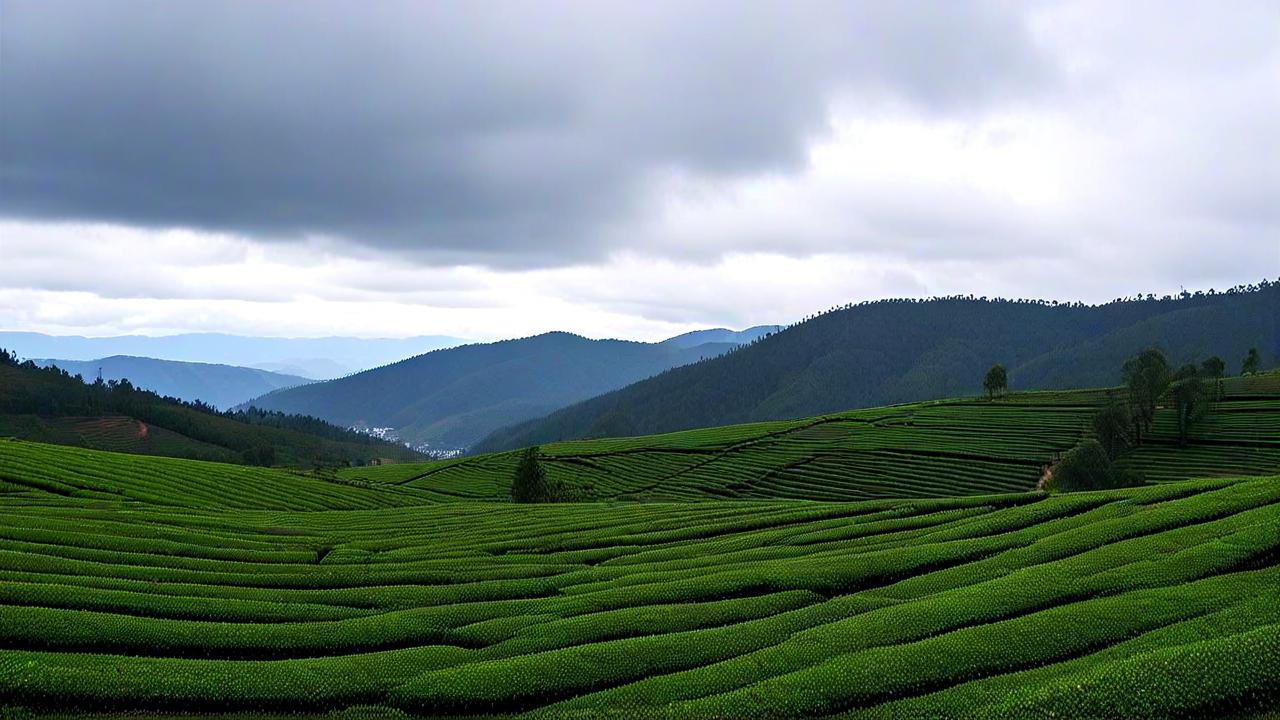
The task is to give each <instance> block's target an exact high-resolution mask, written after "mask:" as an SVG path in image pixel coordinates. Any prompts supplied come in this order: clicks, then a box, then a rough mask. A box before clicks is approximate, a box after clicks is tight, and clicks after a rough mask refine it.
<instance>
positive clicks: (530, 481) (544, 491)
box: [511, 446, 558, 502]
mask: <svg viewBox="0 0 1280 720" xmlns="http://www.w3.org/2000/svg"><path fill="white" fill-rule="evenodd" d="M557 491H558V488H557V487H553V486H552V484H550V483H549V482H548V480H547V471H545V470H543V465H541V462H540V461H539V460H538V447H536V446H534V447H527V448H525V451H524V452H521V454H520V460H518V461H517V462H516V474H515V475H513V477H512V479H511V501H512V502H554V501H556V497H557V495H558V492H557Z"/></svg>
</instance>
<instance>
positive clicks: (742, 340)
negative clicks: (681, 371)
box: [662, 325, 782, 348]
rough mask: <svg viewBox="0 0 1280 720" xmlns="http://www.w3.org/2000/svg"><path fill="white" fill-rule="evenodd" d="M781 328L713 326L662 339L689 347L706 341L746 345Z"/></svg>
mask: <svg viewBox="0 0 1280 720" xmlns="http://www.w3.org/2000/svg"><path fill="white" fill-rule="evenodd" d="M781 329H782V326H781V325H756V326H755V327H749V328H747V329H746V330H729V329H728V328H713V329H711V330H694V331H693V332H687V333H685V334H683V335H677V336H675V337H673V338H668V339H666V340H663V341H662V344H663V345H671V346H674V347H679V348H691V347H696V346H698V345H706V344H707V343H732V344H734V345H746V344H747V343H750V342H754V341H755V340H758V339H759V338H762V337H764V336H765V335H768V334H769V333H774V332H778V331H779V330H781Z"/></svg>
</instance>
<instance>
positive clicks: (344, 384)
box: [246, 332, 736, 448]
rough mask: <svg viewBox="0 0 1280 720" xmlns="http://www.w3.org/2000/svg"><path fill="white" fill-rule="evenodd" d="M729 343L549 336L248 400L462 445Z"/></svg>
mask: <svg viewBox="0 0 1280 720" xmlns="http://www.w3.org/2000/svg"><path fill="white" fill-rule="evenodd" d="M733 347H736V345H734V344H727V343H706V344H699V345H696V346H693V347H681V346H680V345H678V344H666V343H642V342H627V341H623V340H589V339H587V338H584V337H580V336H578V335H571V334H569V333H563V332H554V333H546V334H543V335H536V336H533V337H527V338H521V339H519V340H504V341H502V342H494V343H484V344H476V345H463V346H461V347H456V348H449V349H445V350H435V351H432V352H429V353H426V354H424V355H419V356H417V357H413V358H409V359H407V360H402V361H400V362H397V363H394V364H391V365H386V366H384V367H380V368H375V369H373V370H366V371H365V372H361V373H357V374H355V375H351V376H348V377H345V378H341V379H338V380H331V381H328V382H322V383H315V384H313V385H306V386H303V387H296V388H290V389H288V390H279V391H276V392H273V393H270V394H268V395H264V396H262V397H260V398H257V399H255V400H253V401H251V402H250V403H246V405H253V406H256V407H259V408H265V409H270V410H280V411H284V412H289V413H301V414H306V415H314V416H316V417H319V418H323V419H325V420H328V421H329V422H332V423H336V424H338V425H343V426H351V425H356V424H359V423H364V424H367V425H369V426H372V427H391V428H395V429H396V431H397V432H398V433H399V435H400V437H401V438H402V439H404V440H407V441H412V442H415V443H417V442H428V443H430V444H431V445H433V446H436V447H446V448H465V447H468V446H470V445H471V444H473V443H474V442H476V441H477V440H479V439H481V438H483V437H485V436H486V435H487V434H489V433H490V432H492V431H494V430H496V429H497V428H500V427H503V426H504V425H509V424H511V423H515V422H520V421H523V420H527V419H529V418H534V417H538V416H540V415H545V414H546V413H548V412H551V411H552V410H556V409H558V408H562V407H564V406H566V405H569V404H570V403H574V402H577V401H579V400H585V399H586V398H589V397H592V396H594V395H598V394H600V393H602V392H607V391H609V390H614V389H617V388H620V387H622V386H624V385H627V384H628V383H632V382H635V381H637V380H640V379H642V378H646V377H649V376H652V375H655V374H657V373H660V372H662V371H663V370H666V369H668V368H672V367H675V366H678V365H684V364H686V363H690V362H694V361H696V360H699V359H701V358H704V357H711V356H715V355H719V354H721V353H723V352H725V351H726V350H728V349H730V348H733Z"/></svg>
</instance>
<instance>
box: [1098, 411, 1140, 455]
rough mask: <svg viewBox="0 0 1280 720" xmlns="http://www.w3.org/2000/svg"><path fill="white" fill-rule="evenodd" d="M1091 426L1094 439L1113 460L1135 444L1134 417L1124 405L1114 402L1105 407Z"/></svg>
mask: <svg viewBox="0 0 1280 720" xmlns="http://www.w3.org/2000/svg"><path fill="white" fill-rule="evenodd" d="M1091 424H1092V426H1093V435H1094V437H1095V438H1097V440H1098V442H1099V443H1100V444H1101V445H1102V448H1103V449H1104V450H1106V451H1107V457H1109V458H1110V459H1112V460H1115V459H1116V458H1117V457H1119V456H1120V455H1121V454H1122V453H1124V452H1125V451H1126V450H1128V449H1129V448H1130V447H1131V446H1132V445H1133V444H1134V432H1133V415H1132V413H1131V412H1130V411H1129V408H1127V407H1126V406H1125V405H1124V403H1121V402H1119V401H1116V400H1112V401H1111V402H1108V403H1107V404H1105V405H1103V406H1102V407H1101V408H1100V409H1099V410H1098V412H1097V413H1096V414H1094V416H1093V421H1092V423H1091Z"/></svg>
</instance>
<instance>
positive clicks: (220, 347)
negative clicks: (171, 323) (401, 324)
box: [0, 332, 466, 399]
mask: <svg viewBox="0 0 1280 720" xmlns="http://www.w3.org/2000/svg"><path fill="white" fill-rule="evenodd" d="M464 342H466V341H465V340H462V339H459V338H455V337H449V336H445V335H423V336H418V337H410V338H354V337H323V338H282V337H255V336H250V335H227V334H223V333H184V334H180V335H160V336H154V337H153V336H147V335H120V336H115V337H81V336H77V335H45V334H42V333H31V332H0V347H3V348H6V349H8V350H11V351H13V352H16V353H18V355H19V356H20V357H24V358H61V359H66V360H93V359H95V358H103V357H110V356H114V355H128V356H133V357H149V358H156V359H160V360H180V361H185V362H201V363H220V364H226V365H238V366H241V367H250V368H257V369H261V370H269V371H272V372H278V373H284V374H286V375H298V376H301V377H304V378H307V379H311V380H324V379H328V378H334V377H340V376H342V375H346V374H349V373H352V372H356V371H358V370H363V369H365V368H371V367H377V366H379V365H385V364H387V363H389V362H394V361H396V360H399V359H401V358H406V357H409V356H411V355H418V354H421V353H424V352H427V351H429V350H436V349H439V348H445V347H453V346H455V345H461V344H462V343H464ZM241 399H243V398H241Z"/></svg>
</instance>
